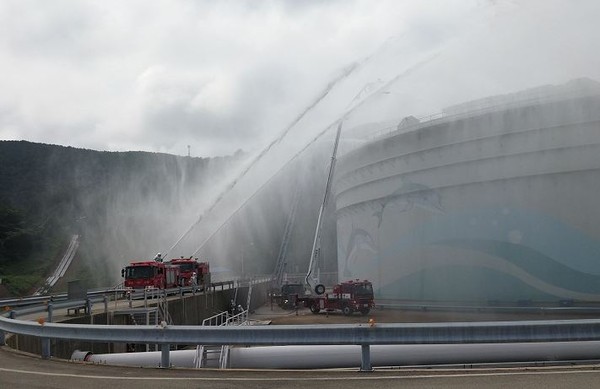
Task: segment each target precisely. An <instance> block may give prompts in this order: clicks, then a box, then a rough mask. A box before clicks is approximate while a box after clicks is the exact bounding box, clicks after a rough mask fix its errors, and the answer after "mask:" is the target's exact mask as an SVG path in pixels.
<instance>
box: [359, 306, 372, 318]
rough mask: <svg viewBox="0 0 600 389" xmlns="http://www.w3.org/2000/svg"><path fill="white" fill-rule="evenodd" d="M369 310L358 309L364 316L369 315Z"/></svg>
mask: <svg viewBox="0 0 600 389" xmlns="http://www.w3.org/2000/svg"><path fill="white" fill-rule="evenodd" d="M369 311H370V309H369V308H361V309H360V313H361V314H362V315H363V316H365V315H368V314H369Z"/></svg>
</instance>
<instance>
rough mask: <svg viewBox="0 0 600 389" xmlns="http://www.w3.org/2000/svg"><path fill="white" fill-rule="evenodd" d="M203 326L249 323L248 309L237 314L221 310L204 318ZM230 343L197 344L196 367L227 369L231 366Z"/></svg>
mask: <svg viewBox="0 0 600 389" xmlns="http://www.w3.org/2000/svg"><path fill="white" fill-rule="evenodd" d="M202 325H203V326H206V325H209V326H210V325H216V326H231V325H237V326H242V325H248V310H247V309H246V310H244V311H242V312H240V313H238V314H236V315H232V314H230V313H229V312H227V311H225V312H221V313H219V314H217V315H214V316H211V317H209V318H207V319H204V321H203V322H202ZM230 347H231V346H229V345H226V344H224V345H198V346H196V355H195V356H194V367H195V368H197V369H201V368H217V369H227V367H229V349H230Z"/></svg>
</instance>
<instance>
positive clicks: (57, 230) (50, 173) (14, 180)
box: [0, 141, 233, 295]
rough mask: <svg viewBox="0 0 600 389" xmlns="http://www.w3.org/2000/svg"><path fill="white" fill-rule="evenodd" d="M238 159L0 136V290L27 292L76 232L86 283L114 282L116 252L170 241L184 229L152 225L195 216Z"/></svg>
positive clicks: (140, 251)
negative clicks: (197, 202)
mask: <svg viewBox="0 0 600 389" xmlns="http://www.w3.org/2000/svg"><path fill="white" fill-rule="evenodd" d="M232 162H233V158H220V157H219V158H212V159H209V158H190V157H178V156H173V155H167V154H158V153H147V152H99V151H93V150H84V149H76V148H72V147H63V146H56V145H47V144H38V143H30V142H24V141H0V279H2V281H1V282H2V288H0V293H1V292H2V290H4V291H5V292H6V290H8V293H9V294H12V295H23V294H27V293H29V292H31V291H32V288H33V286H35V285H36V284H37V285H39V284H40V283H41V282H43V280H44V279H45V277H46V276H47V275H48V273H49V272H51V269H53V267H54V266H55V265H56V263H57V262H58V261H59V260H60V257H61V256H62V254H63V252H64V250H65V248H66V245H67V244H68V242H69V240H70V238H71V236H72V235H73V234H80V235H81V236H82V240H81V247H80V250H79V251H78V260H79V261H80V262H83V263H86V264H87V266H85V267H84V268H83V270H81V272H82V276H83V277H84V278H88V280H87V281H88V284H92V285H89V286H96V285H109V284H110V283H111V282H114V281H115V276H114V274H116V270H115V268H116V267H117V266H118V264H117V263H115V258H118V261H127V260H128V259H130V258H135V257H139V256H141V255H148V252H150V251H149V250H150V249H152V250H155V248H154V247H157V248H160V247H165V245H166V246H168V245H169V244H171V243H172V242H173V241H174V238H173V237H174V236H175V235H176V234H178V233H180V232H181V229H182V228H183V226H179V227H180V228H173V231H172V233H161V234H157V233H156V230H157V229H161V230H162V229H163V228H167V227H170V226H171V223H173V221H171V220H170V219H169V215H175V214H182V213H183V214H187V215H195V214H196V212H194V210H186V208H193V206H194V199H195V197H196V196H198V195H200V194H201V193H202V189H203V188H204V187H206V186H209V185H210V177H214V176H215V175H218V174H220V173H222V172H223V171H224V169H225V168H226V167H227V166H228V165H229V164H231V163H232ZM153 232H154V233H153Z"/></svg>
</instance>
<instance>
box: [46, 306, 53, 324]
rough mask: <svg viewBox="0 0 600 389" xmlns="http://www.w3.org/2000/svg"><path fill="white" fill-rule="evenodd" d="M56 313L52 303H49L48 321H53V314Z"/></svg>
mask: <svg viewBox="0 0 600 389" xmlns="http://www.w3.org/2000/svg"><path fill="white" fill-rule="evenodd" d="M53 313H54V307H53V306H52V303H50V302H49V303H48V320H47V321H48V323H52V314H53Z"/></svg>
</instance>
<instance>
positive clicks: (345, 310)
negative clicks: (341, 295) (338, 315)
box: [342, 305, 353, 316]
mask: <svg viewBox="0 0 600 389" xmlns="http://www.w3.org/2000/svg"><path fill="white" fill-rule="evenodd" d="M352 312H353V311H352V308H351V307H349V306H348V305H345V306H344V308H342V313H343V314H344V315H346V316H348V315H352Z"/></svg>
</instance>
